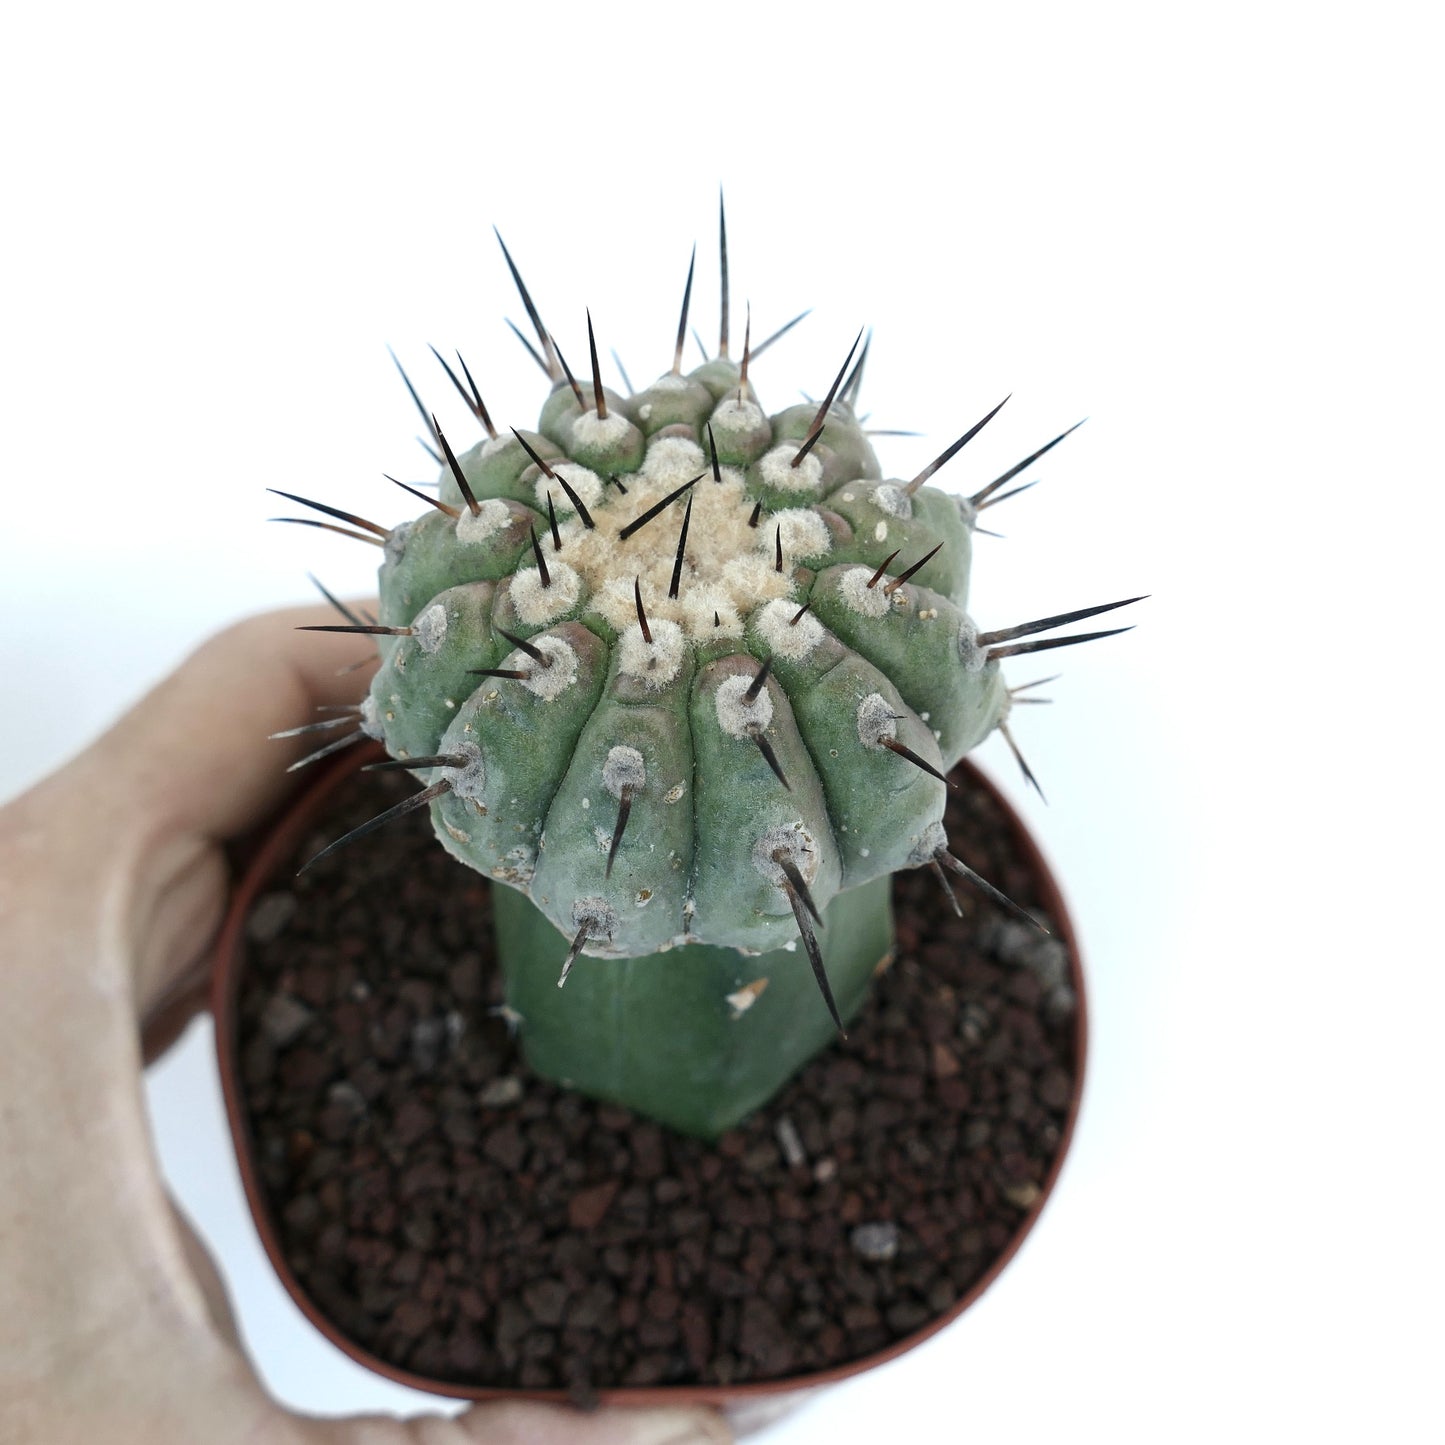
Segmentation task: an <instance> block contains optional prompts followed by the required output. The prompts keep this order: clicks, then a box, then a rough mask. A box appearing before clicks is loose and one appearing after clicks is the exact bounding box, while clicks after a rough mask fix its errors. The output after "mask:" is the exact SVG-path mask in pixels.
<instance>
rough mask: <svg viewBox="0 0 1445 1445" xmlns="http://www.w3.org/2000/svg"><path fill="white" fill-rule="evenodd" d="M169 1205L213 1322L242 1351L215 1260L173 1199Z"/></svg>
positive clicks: (228, 1296) (234, 1320)
mask: <svg viewBox="0 0 1445 1445" xmlns="http://www.w3.org/2000/svg"><path fill="white" fill-rule="evenodd" d="M170 1206H171V1219H172V1221H173V1222H174V1223H175V1226H176V1233H177V1234H178V1235H179V1236H180V1241H181V1251H182V1253H183V1254H184V1255H185V1257H186V1263H187V1264H188V1265H189V1266H190V1268H191V1273H192V1274H193V1275H194V1276H195V1278H196V1283H197V1284H198V1285H199V1286H200V1288H201V1294H202V1296H203V1297H204V1299H205V1301H206V1311H207V1313H208V1314H209V1315H210V1317H211V1323H212V1325H214V1326H215V1329H216V1333H217V1334H218V1335H220V1337H221V1338H222V1339H223V1340H225V1341H226V1343H227V1344H229V1345H233V1346H234V1347H235V1348H236V1349H237V1350H240V1349H241V1348H242V1346H241V1336H240V1332H239V1331H238V1330H237V1328H236V1316H235V1315H234V1314H233V1313H232V1311H231V1297H230V1295H229V1294H227V1293H226V1285H225V1281H224V1280H223V1279H222V1278H221V1272H220V1270H218V1269H217V1268H216V1261H215V1260H214V1259H213V1258H212V1256H211V1251H210V1250H209V1249H207V1248H206V1246H205V1244H204V1243H202V1241H201V1237H200V1235H199V1234H197V1233H196V1231H195V1229H194V1228H193V1227H192V1226H191V1222H190V1220H189V1219H187V1218H186V1216H185V1215H184V1214H183V1213H182V1212H181V1210H180V1207H179V1206H178V1205H177V1204H176V1201H175V1200H174V1199H172V1200H170Z"/></svg>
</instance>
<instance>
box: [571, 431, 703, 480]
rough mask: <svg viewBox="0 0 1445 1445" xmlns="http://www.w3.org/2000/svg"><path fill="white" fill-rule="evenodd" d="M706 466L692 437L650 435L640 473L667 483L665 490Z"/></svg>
mask: <svg viewBox="0 0 1445 1445" xmlns="http://www.w3.org/2000/svg"><path fill="white" fill-rule="evenodd" d="M706 466H707V459H706V458H705V457H704V456H703V454H702V448H701V447H700V446H698V444H697V443H696V442H695V441H693V440H692V438H691V437H653V439H652V440H651V441H650V442H648V444H647V455H646V456H645V457H644V458H643V460H642V475H643V476H644V477H646V478H647V479H648V480H649V481H652V482H663V483H666V486H665V487H664V490H670V489H671V488H673V487H680V486H681V485H682V484H683V483H684V482H685V481H687V480H688V479H689V478H690V477H695V476H696V475H697V474H698V473H699V472H700V471H702V470H704V468H706ZM568 480H569V481H570V480H571V479H570V478H569V479H568Z"/></svg>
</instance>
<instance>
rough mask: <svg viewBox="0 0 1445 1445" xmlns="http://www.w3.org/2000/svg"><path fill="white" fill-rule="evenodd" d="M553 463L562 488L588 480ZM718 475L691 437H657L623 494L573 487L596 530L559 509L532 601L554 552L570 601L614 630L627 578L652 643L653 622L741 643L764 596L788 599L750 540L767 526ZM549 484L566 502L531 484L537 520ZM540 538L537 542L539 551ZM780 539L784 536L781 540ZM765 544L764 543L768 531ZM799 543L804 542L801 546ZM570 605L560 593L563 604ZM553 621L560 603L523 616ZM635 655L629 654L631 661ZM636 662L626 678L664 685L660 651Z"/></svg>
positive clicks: (628, 597) (547, 600) (623, 616)
mask: <svg viewBox="0 0 1445 1445" xmlns="http://www.w3.org/2000/svg"><path fill="white" fill-rule="evenodd" d="M553 465H554V466H555V468H556V470H557V471H558V472H559V473H560V474H562V475H565V476H566V477H567V478H568V480H569V484H571V483H572V482H573V480H574V479H575V478H577V477H578V476H583V477H586V476H592V475H593V474H592V473H590V472H587V470H586V468H582V467H576V466H575V465H574V464H572V463H554V464H553ZM721 475H722V481H721V482H720V483H719V482H716V481H714V480H713V477H712V468H711V466H709V464H708V463H707V461H706V460H705V459H704V457H703V453H702V449H701V448H700V447H699V446H698V445H697V443H696V442H695V441H692V440H691V439H690V438H688V437H680V436H659V437H653V438H652V439H651V440H650V441H649V443H648V448H647V457H646V460H645V462H644V463H643V466H642V468H641V469H640V470H639V471H636V472H629V473H624V474H623V476H622V477H621V479H620V480H621V482H622V484H623V485H624V486H625V487H626V491H625V492H624V491H622V490H621V489H620V488H618V487H611V486H608V487H601V484H600V482H599V483H597V485H598V486H599V487H601V491H600V495H597V496H596V497H595V500H589V496H588V492H587V491H584V489H583V488H582V487H580V486H579V487H578V489H577V490H578V495H579V496H581V497H582V499H583V504H584V505H585V506H586V507H587V510H588V512H589V513H590V514H591V515H592V518H593V520H594V521H595V523H596V526H595V527H593V528H590V529H589V528H586V527H584V526H583V525H582V523H581V521H580V519H579V518H578V517H577V516H576V515H575V514H574V513H572V512H571V510H570V508H568V511H567V515H566V516H565V517H564V518H562V519H561V520H560V521H559V524H558V531H559V532H560V534H561V538H562V547H561V551H560V554H559V553H558V552H557V551H555V550H552V549H550V548H549V550H548V552H547V562H548V566H549V568H550V569H551V570H552V572H553V574H554V578H553V585H552V587H551V588H550V589H545V592H544V593H543V595H541V596H539V597H538V598H537V605H538V606H539V607H541V606H543V605H544V604H545V605H547V606H551V605H553V602H552V598H551V596H550V595H548V594H556V593H557V592H558V588H559V586H560V583H559V582H558V580H557V577H558V576H559V575H560V569H559V567H558V563H557V562H556V561H554V560H553V559H554V558H557V557H559V555H560V557H564V558H565V559H566V561H567V564H568V565H569V566H570V567H571V568H572V570H573V571H574V572H575V573H576V574H577V577H578V579H579V582H580V590H579V592H578V594H577V598H576V603H577V604H579V605H580V604H581V603H583V602H585V603H586V605H588V606H589V607H593V608H595V609H596V610H597V611H598V612H599V613H600V614H601V615H602V616H603V617H604V618H606V620H607V622H608V623H609V624H610V625H611V626H612V627H614V628H616V629H617V631H618V632H619V633H622V632H625V631H627V629H629V628H632V627H633V626H634V624H635V622H636V620H637V609H636V606H635V603H634V600H633V583H634V579H635V580H636V582H637V583H638V584H639V585H640V587H641V589H642V600H643V604H644V606H645V607H646V609H647V620H648V625H649V626H650V627H651V629H652V631H653V635H654V636H655V637H660V636H661V632H660V629H659V624H660V623H662V622H671V623H675V624H677V626H678V627H679V628H680V629H681V630H682V636H683V637H684V638H686V639H688V640H690V641H693V642H706V641H708V640H710V639H713V638H716V637H718V636H725V637H741V636H742V629H743V622H744V620H745V619H746V618H747V617H748V615H749V614H750V613H751V612H752V611H753V610H754V609H755V608H757V607H759V606H761V605H762V604H763V603H765V602H767V601H769V600H771V599H772V598H775V597H791V596H792V595H793V581H792V577H791V575H790V574H789V573H787V572H784V573H778V572H775V571H774V570H773V557H772V552H771V550H767V551H761V550H755V549H757V548H758V546H759V542H758V539H759V535H760V534H761V533H762V532H764V531H767V528H766V524H765V525H764V527H761V528H753V527H749V526H748V518H749V517H750V516H751V515H752V511H753V499H752V498H751V497H750V496H749V495H748V493H747V489H746V487H745V485H744V481H745V478H744V474H743V472H742V471H741V470H740V469H738V468H737V467H723V468H722V469H721ZM694 478H697V480H696V482H694V484H693V486H692V487H691V488H689V489H688V490H687V491H686V492H685V493H683V495H681V496H679V497H677V498H676V500H674V501H673V502H672V503H671V504H670V505H669V506H667V507H665V508H664V509H663V511H661V512H659V513H658V514H657V515H656V516H654V517H653V518H652V519H651V520H650V521H648V522H646V523H644V524H643V525H642V526H641V527H639V528H638V529H637V530H636V531H634V532H632V533H631V534H630V535H628V536H627V537H626V538H623V537H622V535H621V533H622V532H623V531H624V529H626V528H627V527H628V526H629V525H630V524H631V523H633V522H635V521H636V520H637V519H638V518H639V517H641V516H643V515H645V514H646V513H647V512H648V511H649V510H650V509H651V508H653V507H655V506H657V504H658V503H659V502H662V501H664V500H665V499H666V498H667V497H669V496H670V495H671V494H673V493H674V492H676V491H677V490H678V488H680V487H683V486H685V485H686V484H687V483H688V482H692V481H693V479H694ZM548 485H550V487H551V489H552V494H553V501H554V504H555V505H556V506H557V508H558V510H559V511H560V510H562V509H563V507H564V504H565V499H564V498H563V497H562V495H561V493H560V488H559V487H558V486H557V483H556V482H555V481H554V482H551V483H548V482H547V479H546V478H545V477H543V478H541V479H540V480H539V481H538V483H537V488H538V490H539V492H540V494H541V508H542V512H543V515H544V516H545V514H546V490H547V487H548ZM689 503H691V507H692V518H691V521H690V522H689V524H688V533H687V546H686V549H685V551H684V554H683V566H682V571H681V574H680V577H679V587H678V595H677V596H676V597H672V596H669V593H670V591H671V584H672V570H673V566H674V564H675V562H676V559H677V545H678V540H679V538H680V536H681V533H682V521H683V518H684V516H685V515H686V514H687V508H688V505H689ZM797 525H798V527H799V528H802V529H807V531H806V532H803V533H800V535H804V536H806V535H809V534H812V535H816V534H817V533H816V529H815V528H814V527H813V525H812V524H811V523H809V522H807V521H800V522H799V523H798V524H797ZM824 530H825V531H826V526H825V527H824ZM543 535H544V540H543V545H544V546H547V545H548V544H547V542H546V540H545V534H543ZM789 535H790V532H789V531H788V530H785V532H784V541H785V544H786V543H787V540H788V537H789ZM767 538H768V543H769V547H771V543H772V534H771V532H770V531H767ZM801 545H811V544H810V543H808V542H806V541H805V542H803V543H802V544H801ZM519 575H523V576H527V577H528V578H529V581H531V582H532V585H533V586H535V585H536V583H535V580H533V579H532V577H531V571H530V568H529V569H528V570H527V572H525V573H522V574H519ZM516 595H517V596H518V604H517V605H518V611H519V614H520V613H522V609H523V607H524V605H525V603H524V601H523V600H522V598H521V596H520V589H519V590H518V593H517V594H516ZM573 605H574V604H573V600H572V598H571V596H570V594H569V595H568V606H569V607H572V606H573ZM714 612H716V613H717V615H718V619H719V622H718V625H717V626H714V624H713V613H714ZM523 615H527V614H523ZM562 615H563V611H562V609H561V607H560V606H559V607H558V610H557V611H556V612H538V613H536V614H531V615H528V620H529V621H531V622H532V625H534V626H537V625H545V624H546V623H547V622H548V621H551V620H553V619H554V618H556V617H560V616H562ZM639 645H641V644H640V639H635V640H634V646H639ZM642 656H644V655H643V654H634V657H635V659H636V658H639V657H642ZM645 656H646V657H648V658H650V659H651V665H650V666H648V667H647V668H646V670H645V672H644V671H643V670H641V664H640V663H639V664H638V668H639V670H637V671H635V672H634V673H633V675H634V676H637V677H644V676H646V677H648V678H650V679H652V680H653V681H654V685H657V686H660V685H661V684H662V682H663V681H664V680H665V679H666V680H670V676H671V675H672V674H671V673H669V670H668V668H666V667H663V665H662V657H663V656H664V654H660V653H657V652H653V653H650V654H646V655H645Z"/></svg>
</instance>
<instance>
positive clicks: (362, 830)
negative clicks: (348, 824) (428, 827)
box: [296, 778, 452, 878]
mask: <svg viewBox="0 0 1445 1445" xmlns="http://www.w3.org/2000/svg"><path fill="white" fill-rule="evenodd" d="M451 785H452V784H451V779H450V778H441V779H439V780H438V781H437V782H435V783H433V784H432V785H431V786H430V787H427V788H423V789H422V790H421V792H419V793H413V794H412V795H411V797H409V798H403V799H402V801H401V802H399V803H397V804H396V805H395V806H393V807H390V808H388V809H387V810H386V812H384V813H378V814H377V815H376V817H374V818H371V819H369V820H368V821H367V822H365V823H363V824H362V825H361V826H360V827H359V828H353V829H352V830H351V831H350V832H349V833H345V834H343V835H342V836H341V837H340V838H338V839H337V840H336V841H335V842H334V843H328V844H327V845H326V847H324V848H323V849H322V850H321V851H320V852H319V853H317V854H316V855H315V856H314V857H312V858H308V859H307V860H306V862H304V863H303V864H302V865H301V866H300V868H298V869H297V870H296V876H297V877H298V878H299V877H300V876H301V874H303V873H304V872H306V870H307V869H308V868H310V867H312V866H313V865H314V864H317V863H319V862H320V861H321V860H322V859H323V858H325V857H327V856H328V855H330V854H332V853H334V852H336V850H337V849H338V848H343V847H345V846H346V844H348V843H354V842H355V841H356V840H357V839H358V838H364V837H365V836H366V835H367V834H368V833H371V832H374V831H375V830H376V829H377V828H380V827H381V826H382V825H383V824H385V823H390V822H391V821H392V820H393V819H394V818H402V817H405V816H406V815H407V814H408V813H413V812H415V811H416V810H417V809H418V808H424V807H426V805H427V804H428V803H431V802H432V801H433V800H435V799H437V798H440V797H441V796H442V794H443V793H445V792H448V791H449V790H450V788H451Z"/></svg>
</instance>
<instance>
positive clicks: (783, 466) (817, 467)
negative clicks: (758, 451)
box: [758, 442, 823, 492]
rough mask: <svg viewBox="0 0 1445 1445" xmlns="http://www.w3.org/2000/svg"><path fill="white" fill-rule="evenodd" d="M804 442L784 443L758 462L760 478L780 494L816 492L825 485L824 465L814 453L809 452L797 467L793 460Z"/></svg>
mask: <svg viewBox="0 0 1445 1445" xmlns="http://www.w3.org/2000/svg"><path fill="white" fill-rule="evenodd" d="M802 445H803V444H802V442H784V443H783V444H782V445H781V446H776V447H774V448H773V449H772V451H770V452H766V453H765V454H764V455H763V457H762V458H761V460H760V461H759V462H758V476H759V477H761V478H762V480H763V482H764V483H765V484H766V485H767V486H770V487H776V488H777V489H778V490H779V491H780V492H816V491H817V490H818V488H819V487H820V486H821V485H822V483H823V463H822V462H820V461H819V460H818V458H817V456H815V455H814V453H812V452H809V453H808V455H807V456H805V457H804V458H803V460H802V461H800V462H799V463H798V465H797V466H794V465H793V458H794V457H795V456H797V455H798V448H799V447H801V446H802Z"/></svg>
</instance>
